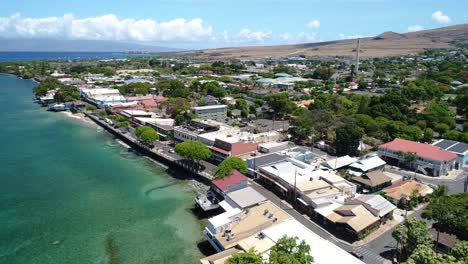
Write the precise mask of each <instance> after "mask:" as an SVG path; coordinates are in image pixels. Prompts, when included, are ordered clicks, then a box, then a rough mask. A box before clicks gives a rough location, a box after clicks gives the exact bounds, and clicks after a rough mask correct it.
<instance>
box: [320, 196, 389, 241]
mask: <svg viewBox="0 0 468 264" xmlns="http://www.w3.org/2000/svg"><path fill="white" fill-rule="evenodd" d="M324 216H325V219H326V221H327V222H328V223H329V224H332V225H334V226H335V228H336V229H337V230H339V231H341V232H343V233H344V234H348V235H349V236H351V237H353V238H355V239H359V238H360V236H362V235H364V234H365V233H366V232H368V231H370V230H372V229H373V228H376V227H378V226H379V225H380V222H379V220H380V219H379V217H376V216H374V215H373V214H372V213H371V212H370V211H369V210H367V209H366V207H364V205H361V204H345V205H340V206H338V207H336V208H334V209H333V210H331V211H330V212H329V214H326V215H324Z"/></svg>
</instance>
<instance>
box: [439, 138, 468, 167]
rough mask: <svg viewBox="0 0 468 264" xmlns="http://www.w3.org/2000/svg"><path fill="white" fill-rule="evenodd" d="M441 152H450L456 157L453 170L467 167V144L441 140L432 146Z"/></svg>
mask: <svg viewBox="0 0 468 264" xmlns="http://www.w3.org/2000/svg"><path fill="white" fill-rule="evenodd" d="M432 145H434V146H437V147H439V148H441V149H443V150H446V151H450V152H452V153H454V154H456V155H457V156H458V159H457V163H456V164H455V168H456V169H458V168H460V167H462V166H466V165H468V144H467V143H463V142H458V141H454V140H448V139H441V140H438V141H436V142H434V144H432Z"/></svg>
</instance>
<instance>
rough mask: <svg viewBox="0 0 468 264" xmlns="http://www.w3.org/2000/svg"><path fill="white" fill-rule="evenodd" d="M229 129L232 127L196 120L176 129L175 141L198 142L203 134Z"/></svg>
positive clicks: (210, 121)
mask: <svg viewBox="0 0 468 264" xmlns="http://www.w3.org/2000/svg"><path fill="white" fill-rule="evenodd" d="M228 128H230V127H229V126H226V125H225V124H222V123H219V122H216V121H212V120H200V119H194V120H191V121H190V122H189V123H188V124H186V125H183V126H176V127H174V139H175V140H177V141H185V140H198V136H199V135H201V134H205V133H210V132H215V131H220V130H224V129H228Z"/></svg>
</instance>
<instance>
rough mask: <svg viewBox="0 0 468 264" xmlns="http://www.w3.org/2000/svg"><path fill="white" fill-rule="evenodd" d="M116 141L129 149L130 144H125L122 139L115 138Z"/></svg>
mask: <svg viewBox="0 0 468 264" xmlns="http://www.w3.org/2000/svg"><path fill="white" fill-rule="evenodd" d="M116 141H117V143H119V144H120V145H121V146H123V147H124V148H126V149H129V148H130V146H129V145H127V144H125V143H124V142H123V141H122V140H120V139H117V140H116Z"/></svg>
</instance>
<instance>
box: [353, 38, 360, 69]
mask: <svg viewBox="0 0 468 264" xmlns="http://www.w3.org/2000/svg"><path fill="white" fill-rule="evenodd" d="M360 49H361V43H359V39H357V49H356V67H354V68H355V69H356V76H357V75H358V73H359V50H360Z"/></svg>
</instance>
